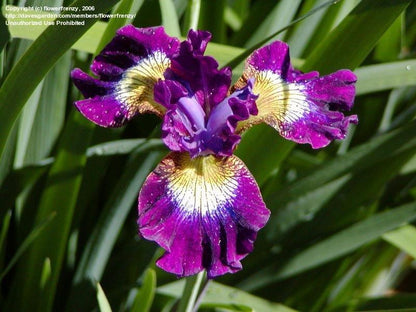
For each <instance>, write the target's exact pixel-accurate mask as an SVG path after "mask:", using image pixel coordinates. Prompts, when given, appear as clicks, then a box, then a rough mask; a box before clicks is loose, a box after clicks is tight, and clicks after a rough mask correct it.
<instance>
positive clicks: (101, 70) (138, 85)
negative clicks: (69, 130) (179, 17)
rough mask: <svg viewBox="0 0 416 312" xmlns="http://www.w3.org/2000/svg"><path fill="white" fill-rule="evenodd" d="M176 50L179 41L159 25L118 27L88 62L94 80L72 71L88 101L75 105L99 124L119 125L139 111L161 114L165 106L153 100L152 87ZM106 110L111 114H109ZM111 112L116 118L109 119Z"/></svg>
mask: <svg viewBox="0 0 416 312" xmlns="http://www.w3.org/2000/svg"><path fill="white" fill-rule="evenodd" d="M178 50H179V40H178V39H176V38H172V37H169V36H168V35H167V34H166V33H165V31H164V29H163V27H151V28H141V29H139V28H135V27H134V26H132V25H127V26H125V27H122V28H120V29H119V30H118V31H117V34H116V36H115V37H114V38H113V40H112V41H111V42H110V43H109V44H108V45H107V46H106V47H105V48H104V49H103V50H102V51H101V52H100V54H99V55H98V56H97V57H96V58H95V59H94V61H93V63H92V65H91V71H92V73H94V74H95V75H96V76H97V77H98V79H96V78H92V77H90V76H89V75H87V74H86V73H83V72H82V71H81V70H79V69H75V70H74V71H73V72H72V75H71V76H72V79H73V81H74V84H75V85H76V86H77V87H78V88H79V89H80V90H81V92H82V93H83V95H84V96H85V97H86V99H87V100H88V101H87V102H82V101H78V102H77V104H76V106H77V108H78V109H79V110H80V112H81V113H82V114H83V115H84V116H85V117H87V118H88V119H90V120H91V121H93V122H95V123H97V124H99V125H100V126H103V127H119V126H121V125H123V124H124V123H125V122H126V121H128V120H130V119H131V118H133V117H134V116H135V115H137V114H140V113H146V112H151V113H155V114H157V115H160V116H161V115H163V113H164V111H165V108H163V107H161V106H160V105H159V104H157V103H156V102H155V101H154V99H153V86H154V84H155V83H156V82H157V81H158V80H159V79H163V78H164V73H165V71H166V69H168V68H169V67H170V63H171V61H170V59H171V58H172V57H173V55H174V54H175V53H177V52H178ZM100 101H102V102H103V103H100ZM110 102H111V108H110V107H109V106H108V105H110V104H109V103H110ZM83 103H84V104H83ZM85 103H88V105H86V104H85ZM94 103H96V104H97V107H95V108H93V107H92V106H91V105H93V104H94ZM117 105H118V106H119V108H118V109H117V108H116V106H117ZM84 106H85V107H86V106H88V110H89V112H90V110H93V111H94V116H95V117H94V118H90V114H89V113H88V112H86V111H85V109H84ZM101 107H104V108H103V109H101ZM109 110H111V112H113V113H110V114H109V113H108V111H109ZM120 114H123V116H121V115H120ZM111 115H113V117H114V118H116V119H114V120H111V118H110V116H111ZM97 116H98V117H97ZM97 120H98V122H97ZM101 120H102V122H100V121H101Z"/></svg>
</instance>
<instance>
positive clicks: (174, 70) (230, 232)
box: [72, 25, 357, 278]
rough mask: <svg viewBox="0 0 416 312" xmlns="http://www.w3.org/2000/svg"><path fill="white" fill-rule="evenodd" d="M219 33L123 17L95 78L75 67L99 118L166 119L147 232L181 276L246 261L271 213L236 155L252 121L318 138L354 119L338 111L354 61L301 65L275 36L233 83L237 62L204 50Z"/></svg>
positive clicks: (344, 104)
mask: <svg viewBox="0 0 416 312" xmlns="http://www.w3.org/2000/svg"><path fill="white" fill-rule="evenodd" d="M210 37H211V35H210V33H208V32H205V31H193V30H191V31H189V34H188V37H187V39H186V40H185V41H183V42H180V41H179V40H178V39H176V38H172V37H169V36H168V35H167V34H166V33H165V32H164V30H163V28H162V27H154V28H142V29H137V28H135V27H133V26H131V25H129V26H125V27H123V28H121V29H120V30H118V32H117V34H116V36H115V37H114V39H113V40H112V41H111V42H110V43H109V44H108V45H107V46H106V47H105V48H104V50H103V51H102V52H101V53H100V54H99V55H98V56H97V57H96V58H95V59H94V61H93V63H92V65H91V71H92V73H93V74H95V75H96V76H97V78H93V77H90V76H89V75H87V74H86V73H84V72H82V71H81V70H80V69H75V70H73V72H72V79H73V82H74V83H75V85H76V86H77V87H78V88H79V89H80V90H81V92H82V93H83V95H84V97H85V99H84V100H81V101H78V102H76V103H75V106H76V107H77V109H78V110H79V111H80V112H81V113H82V114H83V115H84V116H85V117H86V118H88V119H89V120H91V121H92V122H94V123H96V124H98V125H100V126H103V127H119V126H122V125H124V124H125V123H126V122H127V121H129V120H130V119H131V118H133V117H134V116H135V115H137V114H142V113H154V114H156V115H158V116H160V117H161V118H162V136H163V142H164V143H165V144H166V146H167V147H168V148H169V149H170V150H171V151H172V152H171V153H170V154H168V155H167V156H166V157H165V158H164V159H163V160H162V161H161V162H160V163H159V165H158V166H157V167H156V168H155V169H154V171H153V172H152V173H150V175H149V176H148V177H147V179H146V181H145V182H144V185H143V187H142V189H141V191H140V194H139V199H138V202H139V203H138V213H139V217H138V221H137V222H138V226H139V232H140V234H141V236H142V237H144V238H146V239H148V240H152V241H155V242H157V243H158V244H159V245H160V246H161V247H163V248H164V249H165V250H166V252H165V254H164V255H163V256H162V257H161V258H160V259H159V260H158V261H157V265H158V266H159V267H161V268H162V269H164V270H166V271H168V272H171V273H174V274H176V275H178V276H188V275H192V274H196V273H198V272H200V271H202V270H204V269H205V270H206V271H207V274H208V277H209V278H213V277H215V276H218V275H222V274H225V273H229V272H236V271H238V270H240V269H241V268H242V265H241V262H240V261H241V259H242V258H244V257H245V256H246V255H247V254H248V253H250V252H251V251H252V250H253V243H254V241H255V239H256V236H257V232H258V231H259V230H260V229H261V228H262V227H263V226H264V225H265V224H266V222H267V220H268V218H269V214H270V211H269V210H268V209H267V208H266V206H265V204H264V202H263V199H262V196H261V194H260V190H259V187H258V186H257V183H256V181H255V180H254V178H253V176H252V175H251V173H250V172H249V170H248V169H247V167H246V166H245V165H244V163H243V162H242V161H241V160H240V159H239V158H237V157H236V156H234V155H233V151H234V150H235V148H236V146H237V144H238V143H239V142H240V139H241V134H242V132H243V131H244V130H246V129H248V128H249V127H251V126H252V125H254V124H258V123H262V122H265V123H267V124H269V125H270V126H272V127H273V128H275V129H276V130H277V131H278V132H279V133H280V134H281V135H282V136H283V137H285V138H287V139H289V140H292V141H295V142H297V143H309V144H311V145H312V147H313V148H320V147H323V146H326V145H327V144H329V143H330V142H331V141H332V140H333V139H343V138H344V137H345V135H346V132H347V128H348V124H349V123H356V122H357V117H356V116H355V115H353V116H344V115H343V114H342V113H341V112H340V111H339V110H349V109H350V108H351V107H352V104H353V99H354V94H355V89H354V82H355V81H356V77H355V75H354V74H353V73H352V72H350V71H348V70H341V71H338V72H336V73H333V74H331V75H328V76H324V77H319V74H318V73H317V72H311V73H307V74H304V73H302V72H300V71H297V70H295V69H293V68H292V66H291V64H290V59H289V49H288V46H287V45H286V44H285V43H283V42H279V41H276V42H273V43H272V44H270V45H268V46H265V47H263V48H261V49H258V50H256V51H254V52H253V53H252V55H251V56H250V57H249V58H248V59H247V61H246V65H245V70H244V73H243V75H242V77H241V78H240V79H239V80H238V81H237V83H236V84H235V85H234V86H232V87H231V88H230V85H231V70H230V69H229V68H222V69H218V63H217V62H216V61H215V59H214V58H212V57H210V56H204V52H205V48H206V46H207V43H208V41H209V40H210ZM260 152H261V151H260Z"/></svg>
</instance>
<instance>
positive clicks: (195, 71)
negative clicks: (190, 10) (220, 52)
mask: <svg viewBox="0 0 416 312" xmlns="http://www.w3.org/2000/svg"><path fill="white" fill-rule="evenodd" d="M210 38H211V35H210V34H209V33H208V32H202V31H193V30H190V31H189V34H188V38H187V40H185V41H183V42H181V46H180V50H179V54H178V55H177V56H175V57H174V58H173V59H172V65H171V70H170V71H168V74H167V75H166V78H170V77H172V79H174V80H178V81H180V82H181V83H182V84H184V85H185V86H186V87H187V88H188V89H189V90H190V91H191V92H192V95H193V96H195V98H196V99H197V101H198V102H199V103H200V104H201V105H202V106H203V107H204V110H206V111H210V110H211V109H212V108H213V107H214V106H215V105H217V104H218V103H220V102H221V101H222V100H223V99H224V98H225V97H226V96H227V93H228V89H229V87H230V84H231V70H230V69H229V68H222V69H218V63H217V61H216V60H215V59H214V58H213V57H210V56H203V55H202V54H203V52H204V51H205V47H206V45H207V43H208V40H209V39H210ZM169 72H170V74H171V75H170V76H169Z"/></svg>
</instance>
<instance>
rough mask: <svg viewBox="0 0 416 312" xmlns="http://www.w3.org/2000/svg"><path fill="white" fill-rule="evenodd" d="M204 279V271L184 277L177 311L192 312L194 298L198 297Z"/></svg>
mask: <svg viewBox="0 0 416 312" xmlns="http://www.w3.org/2000/svg"><path fill="white" fill-rule="evenodd" d="M204 279H205V272H201V273H198V274H197V275H193V276H188V277H187V278H186V284H185V288H184V290H183V293H182V299H181V301H180V302H179V306H178V310H177V312H193V311H194V305H195V300H196V298H197V297H198V293H199V289H200V287H201V283H202V281H203V280H204Z"/></svg>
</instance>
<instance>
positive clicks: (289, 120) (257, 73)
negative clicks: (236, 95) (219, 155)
mask: <svg viewBox="0 0 416 312" xmlns="http://www.w3.org/2000/svg"><path fill="white" fill-rule="evenodd" d="M253 78H254V79H255V85H254V89H253V91H254V93H255V94H258V95H259V98H258V99H257V101H256V104H257V108H258V115H256V116H252V117H251V118H250V119H248V120H246V121H243V122H241V123H240V124H239V128H238V129H239V131H243V130H244V129H246V128H248V127H250V126H251V125H253V124H258V123H261V122H265V123H267V124H269V125H270V126H272V127H273V128H275V129H276V130H277V131H279V133H280V134H281V135H282V136H283V137H285V138H287V139H289V140H292V141H295V142H297V143H309V144H311V145H312V147H313V148H321V147H324V146H326V145H328V144H329V143H330V142H331V141H332V140H334V139H344V138H345V136H346V133H347V130H348V125H349V124H350V123H357V122H358V119H357V116H356V115H352V116H344V114H343V113H342V112H340V110H350V109H351V107H352V105H353V101H354V96H355V86H354V83H355V82H356V76H355V75H354V74H353V73H352V72H351V71H349V70H340V71H337V72H335V73H333V74H331V75H328V76H323V77H319V74H318V73H317V72H311V73H306V74H303V73H302V72H300V71H297V70H294V69H293V68H292V66H291V64H290V57H289V47H288V46H287V44H286V43H283V42H280V41H276V42H273V43H272V44H270V45H268V46H265V47H263V48H261V49H258V50H256V51H254V52H253V53H252V54H251V56H250V57H249V58H248V59H247V61H246V65H245V70H244V72H243V76H242V77H241V78H240V79H239V81H237V83H236V84H235V86H234V87H233V88H241V87H242V86H244V85H245V84H246V83H247V80H248V79H253Z"/></svg>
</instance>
